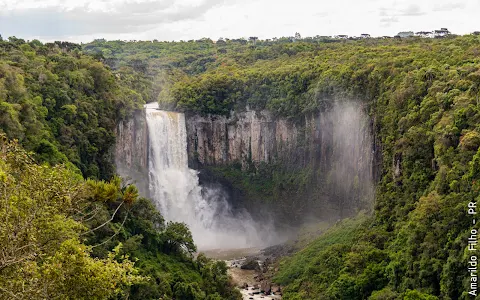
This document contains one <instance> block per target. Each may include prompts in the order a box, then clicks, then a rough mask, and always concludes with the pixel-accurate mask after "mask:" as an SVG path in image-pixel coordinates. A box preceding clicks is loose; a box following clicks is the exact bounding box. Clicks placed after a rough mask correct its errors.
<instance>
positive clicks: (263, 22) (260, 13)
mask: <svg viewBox="0 0 480 300" xmlns="http://www.w3.org/2000/svg"><path fill="white" fill-rule="evenodd" d="M479 13H480V0H460V1H457V0H423V1H420V0H356V1H355V0H327V1H324V0H292V1H285V0H158V1H153V0H45V1H38V0H24V1H15V0H0V34H1V35H2V36H3V37H4V38H5V37H9V36H16V37H19V38H24V39H29V40H31V39H35V38H36V39H40V40H42V41H53V40H69V41H73V42H88V41H91V40H93V39H95V38H106V39H109V40H111V39H121V40H130V39H136V40H153V39H158V40H168V41H172V40H189V39H199V38H202V37H209V38H212V39H215V40H216V39H218V38H219V37H228V38H239V37H247V38H248V37H250V36H258V37H260V38H261V39H265V38H273V37H282V36H293V35H294V34H295V32H299V33H300V34H301V35H302V36H315V35H336V34H347V35H351V36H355V35H360V34H361V33H370V34H371V35H374V36H381V35H390V36H393V35H395V34H397V33H398V32H399V31H408V30H412V31H424V30H428V31H430V30H434V29H440V27H447V28H448V29H449V30H450V31H452V32H453V33H457V34H465V33H471V32H472V31H476V30H480V22H479V21H478V14H479Z"/></svg>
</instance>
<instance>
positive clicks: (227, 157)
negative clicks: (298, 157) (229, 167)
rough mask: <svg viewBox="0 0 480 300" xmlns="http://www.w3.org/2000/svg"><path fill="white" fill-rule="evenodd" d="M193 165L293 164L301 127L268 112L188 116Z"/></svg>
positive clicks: (190, 154) (188, 142) (189, 152)
mask: <svg viewBox="0 0 480 300" xmlns="http://www.w3.org/2000/svg"><path fill="white" fill-rule="evenodd" d="M186 124H187V136H188V140H187V144H188V155H189V158H190V164H191V165H195V164H197V163H199V164H201V165H225V164H230V163H233V162H239V163H241V164H242V165H245V164H246V163H247V162H249V161H251V162H254V163H259V162H267V163H269V162H273V161H277V160H279V159H280V160H282V161H285V160H290V159H291V158H292V157H291V156H290V154H291V153H292V151H293V150H294V149H295V148H296V147H297V142H298V135H299V132H298V129H297V126H296V125H295V124H293V123H291V122H288V121H287V120H284V119H276V118H274V117H273V116H272V114H271V113H270V112H268V111H261V112H255V111H247V112H241V113H236V114H234V115H233V116H231V117H229V118H227V117H225V116H206V117H203V116H199V115H190V116H187V121H186Z"/></svg>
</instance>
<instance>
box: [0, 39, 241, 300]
mask: <svg viewBox="0 0 480 300" xmlns="http://www.w3.org/2000/svg"><path fill="white" fill-rule="evenodd" d="M142 84H144V82H143V81H142V77H141V76H140V75H139V74H137V73H129V72H127V71H125V72H120V71H119V72H117V73H113V72H112V71H111V70H110V69H109V67H108V66H105V65H104V64H103V63H102V62H100V61H98V60H96V58H94V57H92V56H87V55H84V54H82V52H81V49H80V46H79V45H76V44H71V43H68V42H56V43H53V44H45V45H43V44H42V43H40V42H39V41H31V42H28V43H27V42H25V41H24V40H21V39H17V38H10V39H9V40H8V41H0V218H2V222H1V223H0V299H17V298H19V299H238V297H239V292H238V291H236V290H235V289H234V288H233V287H232V286H231V284H230V280H229V278H228V276H227V274H226V266H225V264H224V263H223V262H216V261H212V260H210V259H207V258H205V257H204V256H199V259H194V257H193V253H194V252H196V250H197V249H196V246H195V244H194V242H193V240H192V236H191V233H190V231H189V229H188V228H187V227H186V225H185V224H183V223H175V222H169V223H166V224H165V222H164V219H163V217H162V215H161V213H160V212H158V211H157V210H156V208H155V207H154V206H153V204H152V203H151V202H150V201H149V200H147V199H143V198H139V197H138V191H137V189H136V187H134V186H131V185H129V186H123V185H122V182H121V180H120V179H119V178H118V177H115V176H114V171H115V170H114V168H113V157H112V155H111V153H112V151H113V146H114V143H115V134H114V131H115V126H116V123H117V121H119V120H121V119H123V118H126V117H128V116H129V115H130V113H131V112H132V111H133V110H134V109H136V108H139V107H141V105H142V104H143V103H144V102H145V101H146V100H148V99H146V98H145V97H148V95H142V94H141V93H139V92H137V90H139V91H141V87H142ZM12 139H16V141H15V142H9V141H8V140H12ZM24 148H25V150H24ZM84 178H85V179H84ZM99 179H101V180H99ZM134 262H135V263H134Z"/></svg>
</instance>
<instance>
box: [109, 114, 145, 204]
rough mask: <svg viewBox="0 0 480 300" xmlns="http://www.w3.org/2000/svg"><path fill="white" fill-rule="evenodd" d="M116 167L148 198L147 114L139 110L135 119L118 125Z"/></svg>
mask: <svg viewBox="0 0 480 300" xmlns="http://www.w3.org/2000/svg"><path fill="white" fill-rule="evenodd" d="M116 136H117V141H116V146H115V165H116V168H117V173H118V174H119V175H120V176H121V177H122V178H124V179H125V180H127V182H130V183H135V184H136V185H137V188H138V190H139V192H140V195H141V196H144V197H148V134H147V123H146V119H145V112H144V111H143V110H138V111H136V112H135V114H134V116H133V118H130V119H128V120H125V121H121V122H120V123H119V124H118V125H117V132H116Z"/></svg>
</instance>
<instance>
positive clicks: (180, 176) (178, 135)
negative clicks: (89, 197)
mask: <svg viewBox="0 0 480 300" xmlns="http://www.w3.org/2000/svg"><path fill="white" fill-rule="evenodd" d="M145 109H146V116H147V127H148V136H149V163H148V164H149V165H148V168H149V182H150V186H149V189H150V196H151V197H152V199H153V201H154V202H155V205H156V206H157V208H158V209H159V210H160V212H161V213H162V214H163V216H164V218H165V219H166V220H168V221H175V222H185V223H186V224H187V225H188V226H189V228H190V230H191V231H192V235H193V238H194V241H195V243H196V244H197V245H198V247H199V248H200V249H203V250H206V249H215V248H222V249H228V248H247V247H253V246H259V245H262V244H264V243H262V241H264V240H265V239H264V238H261V237H260V236H259V231H258V229H257V228H256V227H257V226H256V224H255V222H254V221H253V220H252V218H251V217H250V215H249V214H248V213H246V212H244V213H242V214H241V215H236V216H234V215H233V213H232V211H231V209H230V206H229V204H228V202H227V201H226V199H225V196H224V195H223V194H222V192H221V191H219V190H212V189H205V188H204V189H203V190H202V187H200V185H199V183H198V176H197V172H196V171H195V170H192V169H189V168H188V156H187V134H186V127H185V116H184V114H181V113H175V112H167V111H161V110H158V104H157V103H150V104H147V105H146V106H145Z"/></svg>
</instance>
